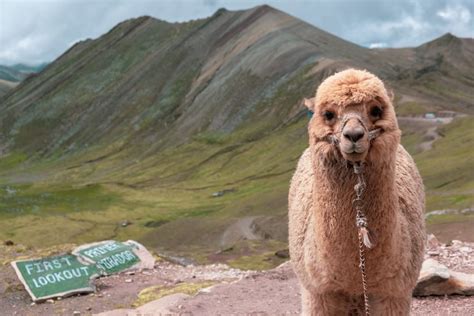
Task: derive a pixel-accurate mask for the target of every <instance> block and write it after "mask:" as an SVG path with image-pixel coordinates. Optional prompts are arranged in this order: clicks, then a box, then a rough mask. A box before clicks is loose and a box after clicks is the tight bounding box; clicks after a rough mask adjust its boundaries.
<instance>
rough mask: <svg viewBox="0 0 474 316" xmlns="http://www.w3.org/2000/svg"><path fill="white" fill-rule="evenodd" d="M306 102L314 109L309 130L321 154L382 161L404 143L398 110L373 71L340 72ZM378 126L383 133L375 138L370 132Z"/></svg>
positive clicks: (354, 159)
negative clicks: (398, 122)
mask: <svg viewBox="0 0 474 316" xmlns="http://www.w3.org/2000/svg"><path fill="white" fill-rule="evenodd" d="M305 104H306V106H308V108H310V110H311V111H313V112H314V115H313V118H312V119H311V122H310V124H309V128H308V130H309V138H310V146H312V147H313V149H314V150H316V151H317V152H318V153H319V155H323V156H325V157H326V158H336V159H337V158H343V159H345V160H348V161H352V162H356V161H379V160H380V159H382V160H383V159H386V158H388V157H389V156H388V155H390V154H392V153H395V150H396V148H397V147H398V143H399V142H400V130H399V128H398V124H397V119H396V116H395V111H394V109H393V105H392V102H391V100H390V98H389V96H388V93H387V90H386V89H385V87H384V84H383V83H382V81H381V80H380V79H379V78H377V77H376V76H374V75H373V74H371V73H369V72H367V71H362V70H355V69H348V70H344V71H341V72H338V73H336V74H334V75H332V76H330V77H328V78H327V79H326V80H324V81H323V82H322V83H321V85H320V86H319V88H318V90H317V92H316V97H315V98H313V99H306V100H305ZM377 129H378V130H379V131H380V133H379V136H378V137H376V138H375V139H373V140H371V139H370V137H369V133H370V132H371V131H374V130H377ZM328 140H333V141H336V142H337V143H338V145H337V146H334V144H331V141H328Z"/></svg>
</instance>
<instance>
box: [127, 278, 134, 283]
mask: <svg viewBox="0 0 474 316" xmlns="http://www.w3.org/2000/svg"><path fill="white" fill-rule="evenodd" d="M132 282H133V280H132V279H126V280H125V283H132Z"/></svg>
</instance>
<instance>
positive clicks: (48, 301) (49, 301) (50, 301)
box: [46, 299, 54, 304]
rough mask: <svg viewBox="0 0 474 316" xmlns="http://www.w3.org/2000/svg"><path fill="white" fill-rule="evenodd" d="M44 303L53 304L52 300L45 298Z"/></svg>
mask: <svg viewBox="0 0 474 316" xmlns="http://www.w3.org/2000/svg"><path fill="white" fill-rule="evenodd" d="M46 303H50V304H54V300H52V299H49V300H46Z"/></svg>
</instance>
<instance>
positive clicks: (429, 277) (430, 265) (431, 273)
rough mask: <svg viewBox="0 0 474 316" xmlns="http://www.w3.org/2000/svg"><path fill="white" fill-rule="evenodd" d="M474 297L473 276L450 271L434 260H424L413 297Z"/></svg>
mask: <svg viewBox="0 0 474 316" xmlns="http://www.w3.org/2000/svg"><path fill="white" fill-rule="evenodd" d="M452 294H461V295H474V274H467V273H461V272H454V271H450V270H449V269H448V268H447V267H446V266H444V265H442V264H441V263H439V262H438V261H436V260H434V259H426V260H425V261H424V262H423V266H422V268H421V271H420V276H419V278H418V282H417V284H416V287H415V290H414V291H413V295H414V296H429V295H452Z"/></svg>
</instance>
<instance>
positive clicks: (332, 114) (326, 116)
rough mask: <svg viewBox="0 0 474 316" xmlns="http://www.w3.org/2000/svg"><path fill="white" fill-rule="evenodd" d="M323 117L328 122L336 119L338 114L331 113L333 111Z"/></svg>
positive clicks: (325, 113)
mask: <svg viewBox="0 0 474 316" xmlns="http://www.w3.org/2000/svg"><path fill="white" fill-rule="evenodd" d="M323 116H324V118H325V119H326V120H327V121H330V120H332V119H333V118H334V117H336V114H334V112H331V111H324V113H323Z"/></svg>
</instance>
